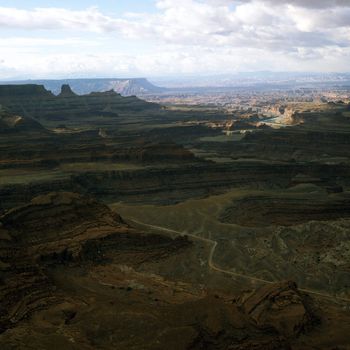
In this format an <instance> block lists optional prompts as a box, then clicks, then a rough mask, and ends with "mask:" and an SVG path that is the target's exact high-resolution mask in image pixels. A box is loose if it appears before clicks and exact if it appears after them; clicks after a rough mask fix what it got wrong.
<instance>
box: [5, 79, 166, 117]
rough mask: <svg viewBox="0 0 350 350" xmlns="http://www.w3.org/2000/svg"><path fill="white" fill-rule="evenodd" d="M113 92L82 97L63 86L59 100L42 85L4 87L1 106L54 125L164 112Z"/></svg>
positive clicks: (153, 105)
mask: <svg viewBox="0 0 350 350" xmlns="http://www.w3.org/2000/svg"><path fill="white" fill-rule="evenodd" d="M112 92H113V93H110V92H101V93H92V94H89V95H81V96H78V95H76V94H74V93H73V91H72V90H71V88H70V87H69V85H63V87H62V91H61V93H60V94H59V96H55V95H53V94H52V93H51V92H50V91H47V90H45V88H44V87H43V86H41V85H0V105H3V106H5V107H6V108H7V109H8V110H9V112H11V113H13V114H19V115H24V116H28V117H31V118H35V119H48V120H51V121H62V120H69V119H70V118H83V117H87V118H91V117H95V118H96V116H98V115H101V113H102V115H103V113H106V110H108V115H109V116H112V117H113V116H114V117H116V116H117V113H118V112H121V111H132V112H137V111H146V110H157V109H160V107H159V106H158V105H156V104H154V103H148V102H145V101H142V100H140V99H139V98H137V97H135V96H131V97H122V96H121V95H119V94H117V93H116V92H114V91H112Z"/></svg>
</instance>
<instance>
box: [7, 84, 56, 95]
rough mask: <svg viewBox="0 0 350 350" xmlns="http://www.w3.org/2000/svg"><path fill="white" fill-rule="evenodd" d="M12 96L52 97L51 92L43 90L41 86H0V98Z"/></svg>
mask: <svg viewBox="0 0 350 350" xmlns="http://www.w3.org/2000/svg"><path fill="white" fill-rule="evenodd" d="M13 96H18V97H27V96H46V97H51V96H53V95H52V93H51V91H48V90H46V89H45V87H44V86H43V85H35V84H27V85H0V98H12V97H13Z"/></svg>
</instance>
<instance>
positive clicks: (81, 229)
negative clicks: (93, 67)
mask: <svg viewBox="0 0 350 350" xmlns="http://www.w3.org/2000/svg"><path fill="white" fill-rule="evenodd" d="M284 94H286V93H284ZM272 95H273V94H272V93H271V96H272ZM301 95H302V96H303V97H302V99H300V96H299V97H298V96H297V97H296V96H295V94H294V93H293V94H291V95H290V96H289V99H286V98H285V96H284V97H283V98H282V97H281V96H280V95H279V94H278V93H277V92H276V93H274V96H275V97H274V98H273V101H272V100H271V101H270V102H269V103H263V102H262V101H266V98H267V97H266V96H263V95H261V96H260V97H259V96H258V95H254V96H243V97H240V98H241V100H240V101H238V100H237V99H239V98H238V97H236V98H235V100H234V101H233V102H232V103H230V104H228V105H226V106H215V107H213V106H208V105H207V106H204V105H201V104H198V105H192V106H188V105H184V104H183V105H167V106H166V107H164V106H161V105H158V104H156V103H150V102H146V101H143V100H141V99H139V98H137V97H134V96H131V97H122V96H121V95H119V94H117V93H115V92H114V91H108V92H98V93H90V94H87V95H81V96H80V95H77V94H75V93H74V92H73V91H72V90H71V88H70V87H69V86H68V85H64V86H63V87H62V91H61V93H60V94H58V95H54V94H52V93H51V92H49V91H48V90H46V89H45V88H44V87H42V86H39V85H23V86H17V85H4V86H0V155H1V157H0V332H1V334H0V348H1V349H58V350H60V349H65V350H68V349H118V350H119V349H120V350H121V349H150V350H151V349H174V350H175V349H176V350H182V349H198V350H199V349H232V350H233V349H237V350H238V349H271V350H272V349H276V350H277V349H293V350H301V349H303V350H304V349H305V350H306V349H329V350H330V349H333V350H335V349H338V350H340V349H349V348H350V338H349V331H350V107H349V106H350V104H349V98H348V97H347V98H346V96H343V95H342V99H341V100H340V99H338V97H339V96H335V97H336V98H332V97H331V96H330V95H326V96H321V97H320V96H316V97H315V96H311V95H310V96H308V95H307V92H302V93H301ZM257 96H258V97H257ZM271 96H270V97H271ZM276 96H277V97H276ZM259 98H260V100H259ZM153 100H155V98H154V99H153ZM286 101H287V102H286ZM239 104H245V105H249V104H251V105H254V106H257V105H258V107H259V108H257V109H256V108H243V109H242V108H238V107H237V106H238V105H239Z"/></svg>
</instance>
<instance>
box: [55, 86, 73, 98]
mask: <svg viewBox="0 0 350 350" xmlns="http://www.w3.org/2000/svg"><path fill="white" fill-rule="evenodd" d="M74 96H77V94H75V93H74V92H73V91H72V89H71V87H70V86H69V85H68V84H63V85H62V87H61V92H60V93H59V94H58V97H74Z"/></svg>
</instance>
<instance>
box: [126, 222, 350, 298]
mask: <svg viewBox="0 0 350 350" xmlns="http://www.w3.org/2000/svg"><path fill="white" fill-rule="evenodd" d="M126 221H129V222H130V223H134V224H136V225H139V226H141V227H145V228H151V229H154V230H158V231H163V232H169V233H172V234H176V235H180V236H187V237H191V238H193V239H195V240H197V241H202V242H205V243H208V244H210V245H212V248H211V250H210V252H209V257H208V266H209V268H210V269H212V270H213V271H217V272H221V273H223V274H226V275H230V276H234V277H239V278H243V279H247V280H249V281H254V282H259V283H265V284H274V283H276V282H273V281H268V280H265V279H262V278H257V277H252V276H248V275H245V274H241V273H237V272H233V271H230V270H224V269H222V268H220V267H218V266H216V265H215V263H214V262H213V257H214V254H215V249H216V247H217V245H218V242H216V241H214V240H212V239H208V238H204V237H200V236H197V235H194V234H191V233H184V232H180V231H175V230H172V229H169V228H166V227H162V226H156V225H151V224H146V223H144V222H141V221H138V220H136V219H131V218H127V220H126ZM298 289H299V290H300V291H301V292H304V293H308V294H313V295H316V296H318V297H321V298H324V299H329V300H331V301H335V300H336V301H339V302H343V303H344V302H346V303H350V299H348V298H341V297H336V296H332V295H329V294H324V293H320V292H317V291H315V290H311V289H304V288H298Z"/></svg>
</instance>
